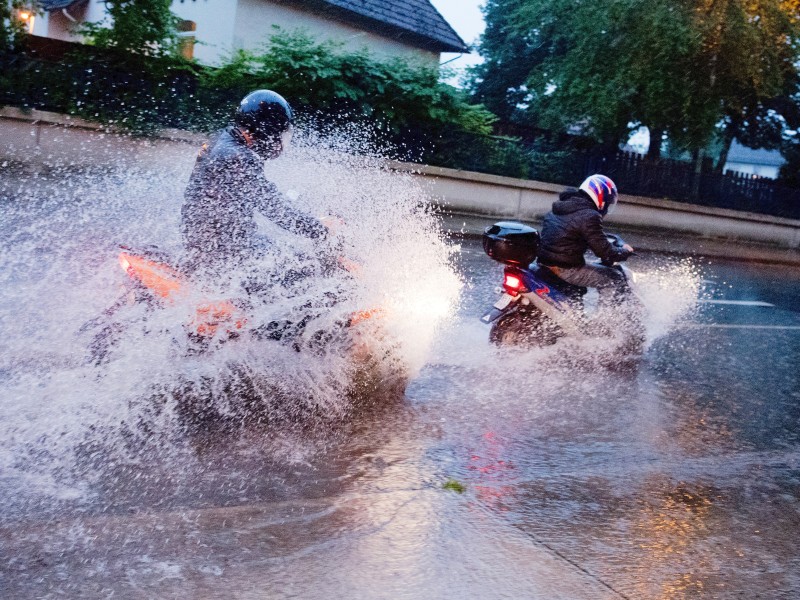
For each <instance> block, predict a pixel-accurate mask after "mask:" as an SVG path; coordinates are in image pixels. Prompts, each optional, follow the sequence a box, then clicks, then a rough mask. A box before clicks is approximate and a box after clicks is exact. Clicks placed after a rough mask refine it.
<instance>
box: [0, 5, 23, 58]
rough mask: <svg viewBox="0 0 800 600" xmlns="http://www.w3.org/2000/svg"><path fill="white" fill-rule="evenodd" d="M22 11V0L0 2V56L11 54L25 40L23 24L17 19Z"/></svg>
mask: <svg viewBox="0 0 800 600" xmlns="http://www.w3.org/2000/svg"><path fill="white" fill-rule="evenodd" d="M24 9H25V4H24V3H23V0H11V1H8V0H2V1H0V55H5V54H8V53H10V52H13V51H14V50H16V49H17V48H19V46H20V44H21V43H22V40H23V39H25V23H24V22H23V21H22V20H21V19H20V18H19V17H18V16H19V14H20V12H21V11H22V10H24ZM27 10H28V14H30V9H27Z"/></svg>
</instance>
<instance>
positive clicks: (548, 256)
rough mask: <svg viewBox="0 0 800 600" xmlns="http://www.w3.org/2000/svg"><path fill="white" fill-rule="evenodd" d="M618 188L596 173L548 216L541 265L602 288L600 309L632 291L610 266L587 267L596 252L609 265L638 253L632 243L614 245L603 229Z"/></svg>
mask: <svg viewBox="0 0 800 600" xmlns="http://www.w3.org/2000/svg"><path fill="white" fill-rule="evenodd" d="M617 199H618V193H617V186H616V185H615V184H614V182H613V181H612V180H611V179H610V178H608V177H606V176H605V175H599V174H595V175H591V176H590V177H587V178H586V180H585V181H584V182H583V183H581V185H580V188H579V189H577V190H576V189H574V188H568V189H566V190H565V191H563V192H562V193H561V194H560V196H559V199H558V200H557V201H556V202H554V203H553V209H552V211H551V212H549V213H547V215H545V217H544V222H543V224H542V231H541V244H540V246H539V253H538V261H539V264H541V265H544V266H546V267H548V268H549V269H550V270H551V271H553V273H555V275H557V276H558V277H559V278H560V279H562V280H564V281H566V282H567V283H571V284H573V285H577V286H581V287H593V288H597V291H598V293H599V296H600V303H599V305H598V308H599V309H604V310H607V309H608V308H609V307H610V306H613V305H614V304H615V303H616V302H617V301H619V299H620V298H621V297H622V296H624V294H625V293H626V292H627V289H628V287H627V282H626V279H625V276H624V275H623V273H622V272H620V271H619V270H617V269H614V268H612V267H609V266H605V264H587V263H586V260H585V258H584V254H585V252H586V251H587V250H591V251H592V252H593V253H594V254H595V255H597V257H599V258H600V259H601V261H602V262H603V263H606V264H611V263H616V262H621V261H624V260H626V259H627V258H628V257H629V256H630V255H631V254H633V248H632V247H631V246H629V245H627V244H625V245H624V246H623V247H621V248H618V247H614V246H613V245H612V244H611V243H610V242H609V241H608V239H607V238H606V234H605V232H604V231H603V217H605V216H606V215H607V214H608V213H609V212H611V211H612V210H613V209H614V207H615V206H616V204H617Z"/></svg>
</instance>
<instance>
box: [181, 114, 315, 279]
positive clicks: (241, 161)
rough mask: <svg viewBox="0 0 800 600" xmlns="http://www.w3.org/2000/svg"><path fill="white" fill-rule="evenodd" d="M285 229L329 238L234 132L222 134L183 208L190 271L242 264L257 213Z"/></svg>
mask: <svg viewBox="0 0 800 600" xmlns="http://www.w3.org/2000/svg"><path fill="white" fill-rule="evenodd" d="M256 212H260V213H261V214H262V215H264V216H265V217H266V218H267V219H269V220H270V221H272V222H274V223H275V224H276V225H279V226H280V227H282V228H283V229H286V230H288V231H291V232H293V233H297V234H300V235H303V236H306V237H309V238H314V239H320V238H324V237H325V235H326V233H327V229H326V228H325V226H324V225H322V223H320V222H319V221H318V220H317V219H315V218H314V217H312V216H310V215H308V214H306V213H303V212H301V211H299V210H297V209H295V208H293V207H292V206H291V204H290V203H289V200H288V199H287V198H286V197H285V196H283V194H281V193H280V192H279V191H278V188H277V187H276V186H275V184H273V183H272V182H270V181H267V179H266V177H265V176H264V161H263V160H262V159H261V158H260V157H259V156H258V155H257V154H256V153H255V152H254V151H253V150H251V149H250V148H249V147H248V144H247V141H246V140H245V138H244V137H243V135H242V134H241V132H239V131H238V130H237V129H235V128H228V129H225V130H223V131H220V132H219V133H217V134H216V135H215V136H214V137H213V138H212V139H211V140H210V141H209V143H207V144H203V147H202V149H201V150H200V153H199V155H198V157H197V161H196V162H195V166H194V170H193V171H192V174H191V176H190V178H189V185H188V186H187V188H186V192H185V194H184V203H183V207H182V208H181V233H182V236H183V242H184V246H185V248H186V250H187V253H188V257H187V258H188V262H189V266H190V267H194V268H196V267H197V266H200V265H213V264H220V263H223V264H224V263H231V262H234V263H235V262H239V261H241V260H243V259H245V258H246V257H247V256H248V254H249V253H251V252H252V250H253V248H254V241H255V233H256V230H257V225H256V221H255V213H256Z"/></svg>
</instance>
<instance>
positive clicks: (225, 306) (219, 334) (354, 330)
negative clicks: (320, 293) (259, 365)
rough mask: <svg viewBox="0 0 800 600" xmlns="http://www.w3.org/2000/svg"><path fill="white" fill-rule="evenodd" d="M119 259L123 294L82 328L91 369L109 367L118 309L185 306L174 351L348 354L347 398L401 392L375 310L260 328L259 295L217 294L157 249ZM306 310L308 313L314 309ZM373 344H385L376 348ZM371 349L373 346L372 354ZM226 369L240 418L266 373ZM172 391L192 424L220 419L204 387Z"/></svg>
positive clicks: (401, 377)
mask: <svg viewBox="0 0 800 600" xmlns="http://www.w3.org/2000/svg"><path fill="white" fill-rule="evenodd" d="M117 258H118V262H119V266H120V268H121V269H122V270H123V271H124V272H125V274H126V284H125V290H124V293H123V294H122V296H121V297H120V298H119V299H118V300H117V302H115V303H114V304H113V305H112V306H111V307H110V308H108V309H107V310H106V311H104V313H103V315H102V316H101V317H98V318H96V319H93V320H91V321H89V322H88V323H87V324H85V325H84V327H83V328H82V329H83V330H84V331H91V332H93V333H94V335H93V338H92V341H91V343H90V346H89V358H88V360H89V361H90V362H91V363H93V364H95V365H100V364H102V363H104V362H107V361H108V360H110V358H111V357H112V356H113V352H114V348H115V346H116V343H117V342H118V341H119V339H120V338H121V336H122V334H123V331H124V327H125V326H124V325H122V322H121V321H123V320H124V319H118V318H116V315H117V313H118V312H119V311H120V310H122V309H123V308H124V307H126V306H132V305H136V304H139V305H143V306H144V307H145V309H146V311H157V310H159V309H161V308H165V307H167V306H170V305H174V304H176V303H178V302H182V303H186V304H187V305H188V306H189V308H190V311H189V312H190V315H189V316H188V318H187V319H186V321H185V322H184V323H182V330H183V333H184V334H185V337H184V338H183V340H182V341H183V343H182V344H180V345H179V347H180V348H182V351H183V352H185V353H186V354H188V355H192V356H201V355H204V354H207V353H213V352H214V351H215V350H218V349H219V348H221V347H222V346H224V345H226V344H229V343H231V342H233V341H235V340H237V339H240V338H243V337H248V338H249V339H250V340H255V341H256V342H263V343H278V344H281V345H283V346H286V347H287V348H289V349H291V351H294V352H298V353H299V352H311V353H317V354H322V353H324V352H329V351H330V352H347V353H349V356H350V357H351V359H352V361H351V362H352V363H353V364H354V365H356V369H355V372H354V373H353V383H352V385H351V389H349V390H348V391H347V393H348V396H349V397H350V399H351V400H352V401H353V402H354V403H355V402H356V401H357V400H359V399H367V397H368V396H373V395H374V394H375V393H378V392H386V393H395V392H396V391H398V390H400V391H402V389H404V387H405V373H404V372H403V369H402V366H401V365H399V363H398V361H395V360H393V358H394V357H393V356H392V355H391V351H390V350H387V347H389V348H390V347H391V344H387V343H385V342H386V340H385V339H381V337H380V336H381V332H380V320H381V316H382V311H381V309H380V308H367V309H363V310H357V311H354V312H352V313H348V316H347V317H346V318H343V319H339V320H337V321H336V322H335V324H334V325H333V326H329V327H328V328H327V329H319V328H317V327H316V326H315V325H314V323H313V319H312V318H311V317H310V316H308V317H304V318H301V319H299V320H295V321H291V320H288V319H286V320H280V321H271V322H269V323H266V324H264V323H261V324H258V323H256V322H255V319H253V318H251V317H252V316H253V304H252V303H253V302H258V301H260V300H259V299H258V298H256V299H255V300H254V299H253V298H249V297H244V298H225V297H215V296H214V295H213V294H211V293H209V292H207V291H206V290H205V289H204V287H203V286H202V284H201V283H200V282H198V281H196V280H195V279H193V278H191V277H188V276H187V275H185V274H184V273H182V272H181V270H180V269H179V267H178V266H177V265H176V264H175V263H174V262H173V261H171V260H170V258H169V257H168V256H167V255H166V254H164V253H162V252H160V251H159V250H158V249H156V248H147V249H144V250H133V249H131V248H128V247H121V248H120V252H119V254H118V257H117ZM338 268H341V269H344V270H345V271H349V272H350V273H351V274H352V273H357V270H358V265H356V264H354V263H351V262H349V261H347V260H345V259H341V260H340V261H339V267H338ZM245 296H246V295H245ZM254 296H255V294H254ZM336 302H337V299H336V298H333V297H327V296H326V297H325V298H323V299H322V300H321V303H320V304H319V306H316V309H317V310H318V311H319V310H325V307H332V306H333V305H334V304H335V303H336ZM301 312H302V311H301ZM308 312H309V313H310V314H313V312H314V311H313V310H310V311H308ZM179 329H181V328H179ZM176 331H177V330H176ZM375 340H379V341H380V342H383V343H379V344H375ZM376 346H379V348H378V349H377V350H376ZM228 371H229V372H230V373H229V374H230V381H226V382H224V385H222V386H220V385H217V386H216V387H217V389H224V390H226V391H227V392H228V393H231V394H234V395H237V396H244V398H242V402H241V404H242V405H243V406H245V409H244V410H243V414H244V413H246V412H249V413H252V412H254V411H253V406H255V405H256V404H257V402H255V401H253V400H252V397H256V396H259V395H262V396H263V390H260V391H259V390H257V389H255V388H256V387H258V386H259V385H260V384H259V383H258V382H259V381H260V382H263V381H264V380H265V377H264V374H255V376H254V374H252V373H248V372H247V369H246V368H242V367H241V366H240V365H229V367H228ZM267 379H268V377H267ZM177 388H179V391H177V392H176V395H177V396H179V406H181V407H182V412H183V413H185V415H188V416H189V419H190V421H191V422H192V423H194V424H197V423H198V422H205V421H207V420H209V418H213V419H216V418H217V417H218V415H215V414H214V403H215V400H214V398H213V397H211V393H210V392H208V391H207V390H204V389H202V385H201V386H198V384H197V382H191V383H189V382H185V383H182V384H180V383H179V384H178V385H177Z"/></svg>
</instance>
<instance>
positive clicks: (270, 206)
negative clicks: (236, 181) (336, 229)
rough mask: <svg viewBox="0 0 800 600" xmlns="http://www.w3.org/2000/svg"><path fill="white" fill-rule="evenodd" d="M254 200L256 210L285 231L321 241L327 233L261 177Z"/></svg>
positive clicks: (321, 225) (323, 227)
mask: <svg viewBox="0 0 800 600" xmlns="http://www.w3.org/2000/svg"><path fill="white" fill-rule="evenodd" d="M255 198H256V202H257V206H256V207H257V208H258V210H259V211H260V212H261V213H263V215H264V216H265V217H267V218H268V219H269V220H270V221H272V222H273V223H275V224H276V225H278V226H280V227H282V228H284V229H286V230H287V231H291V232H292V233H297V234H300V235H303V236H305V237H308V238H312V239H323V238H324V237H325V236H326V235H327V233H328V230H327V228H326V227H325V225H323V224H322V223H320V221H319V220H318V219H316V218H314V217H312V216H311V215H309V214H307V213H304V212H302V211H299V210H297V209H296V208H294V207H293V206H292V205H291V204H290V202H289V199H288V198H286V196H284V195H283V194H281V193H280V192H279V191H278V188H277V186H275V184H274V183H271V182H269V181H267V180H266V179H265V178H263V177H262V178H261V181H260V189H259V190H256V194H255Z"/></svg>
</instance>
